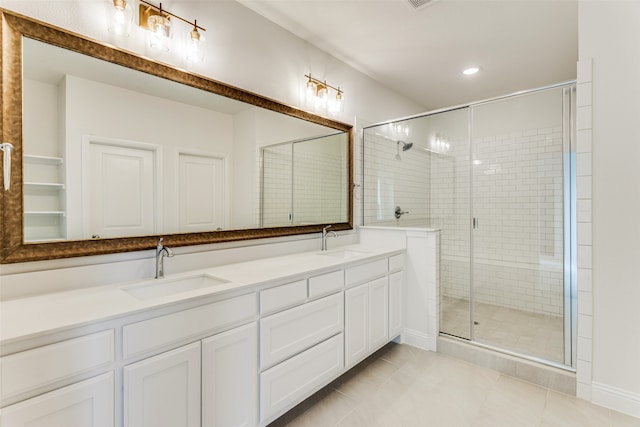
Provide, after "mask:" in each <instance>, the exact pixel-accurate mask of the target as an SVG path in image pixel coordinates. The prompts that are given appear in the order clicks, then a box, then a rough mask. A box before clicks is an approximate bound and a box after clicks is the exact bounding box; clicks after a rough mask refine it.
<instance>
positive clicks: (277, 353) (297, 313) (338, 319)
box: [260, 294, 344, 370]
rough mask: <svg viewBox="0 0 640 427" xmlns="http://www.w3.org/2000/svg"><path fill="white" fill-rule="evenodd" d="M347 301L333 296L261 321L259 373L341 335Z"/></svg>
mask: <svg viewBox="0 0 640 427" xmlns="http://www.w3.org/2000/svg"><path fill="white" fill-rule="evenodd" d="M343 320H344V300H343V298H342V294H336V295H331V296H328V297H326V298H322V299H320V300H317V301H313V302H310V303H308V304H304V305H301V306H299V307H295V308H292V309H290V310H287V311H284V312H282V313H278V314H274V315H273V316H269V317H266V318H263V319H261V320H260V369H261V370H264V369H266V368H268V367H270V366H273V365H274V364H276V363H278V362H281V361H283V360H285V359H287V358H289V357H291V356H293V355H295V354H297V353H299V352H301V351H303V350H306V349H307V348H309V347H311V346H313V345H315V344H317V343H319V342H321V341H323V340H325V339H327V338H329V337H331V336H333V335H335V334H337V333H338V332H342V327H343V326H342V325H343Z"/></svg>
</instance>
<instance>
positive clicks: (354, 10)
mask: <svg viewBox="0 0 640 427" xmlns="http://www.w3.org/2000/svg"><path fill="white" fill-rule="evenodd" d="M238 1H240V3H242V4H244V5H245V6H247V7H249V8H250V9H252V10H254V11H255V12H257V13H259V14H260V15H262V16H264V17H265V18H267V19H269V20H271V21H273V22H275V23H276V24H278V25H280V26H282V27H284V28H285V29H287V30H289V31H291V32H292V33H294V34H295V35H297V36H298V37H300V38H302V39H304V40H307V41H308V42H309V43H311V44H313V45H315V46H317V47H319V48H320V49H322V50H324V51H326V52H329V53H331V54H332V55H333V56H335V57H337V58H338V59H341V60H342V61H344V62H346V63H347V64H349V65H351V66H352V67H354V68H355V69H357V70H359V71H361V72H362V73H364V74H367V75H368V76H370V77H372V78H373V79H375V80H377V81H378V82H380V83H381V84H383V85H385V86H387V87H389V88H390V89H392V90H394V91H395V92H398V93H400V94H402V95H404V96H406V97H408V98H410V99H412V100H414V101H416V102H417V103H419V104H421V105H423V106H424V108H425V109H426V110H433V109H437V108H444V107H449V106H454V105H459V104H465V103H469V102H473V101H479V100H483V99H489V98H494V97H497V96H501V95H506V94H510V93H513V92H517V91H521V90H525V89H533V88H538V87H543V86H546V85H550V84H553V83H560V82H565V81H568V80H573V79H575V77H576V62H577V60H578V3H577V0H547V1H544V0H532V1H531V0H502V1H487V0H466V1H464V0H435V1H431V2H430V3H427V4H426V5H425V6H422V7H419V8H417V9H416V8H415V7H414V6H412V5H411V4H410V2H409V0H238ZM426 1H428V0H411V2H412V3H416V2H418V3H420V2H426ZM471 65H477V66H479V67H480V68H481V70H480V72H479V73H477V74H475V75H473V76H465V75H463V74H462V69H463V68H466V67H468V66H471ZM317 77H318V78H323V79H324V78H326V79H327V80H328V81H329V82H330V83H331V76H330V75H327V76H317ZM339 83H340V84H341V85H342V86H343V87H344V88H347V86H348V83H347V82H339Z"/></svg>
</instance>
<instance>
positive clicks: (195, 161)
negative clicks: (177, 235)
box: [178, 153, 225, 232]
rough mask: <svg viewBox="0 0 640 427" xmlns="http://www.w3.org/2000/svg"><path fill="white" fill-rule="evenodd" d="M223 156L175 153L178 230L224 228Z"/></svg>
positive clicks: (190, 230) (192, 230) (191, 230)
mask: <svg viewBox="0 0 640 427" xmlns="http://www.w3.org/2000/svg"><path fill="white" fill-rule="evenodd" d="M224 177H225V172H224V159H222V158H220V157H212V156H202V155H195V154H187V153H180V154H179V183H178V194H179V199H180V208H179V212H178V221H179V230H180V232H194V231H211V230H216V229H217V228H224V227H225V224H224V222H225V218H224V213H225V193H224V188H225V182H224Z"/></svg>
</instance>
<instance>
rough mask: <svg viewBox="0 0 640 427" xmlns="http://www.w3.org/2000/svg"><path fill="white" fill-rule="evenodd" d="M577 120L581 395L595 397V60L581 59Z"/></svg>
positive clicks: (587, 397) (578, 352)
mask: <svg viewBox="0 0 640 427" xmlns="http://www.w3.org/2000/svg"><path fill="white" fill-rule="evenodd" d="M576 95H577V104H578V108H577V112H576V121H577V122H578V123H579V125H578V126H576V139H577V141H576V145H577V147H576V152H577V154H576V157H577V159H576V163H577V165H576V167H577V179H576V181H577V182H576V187H577V188H576V191H577V193H578V195H577V198H578V200H577V202H576V205H577V206H576V211H577V212H576V220H577V222H578V235H577V239H578V340H577V341H578V348H577V359H578V362H577V372H576V379H577V391H576V394H577V396H578V397H580V398H582V399H586V400H589V401H590V400H591V398H592V388H591V382H592V379H593V378H592V362H593V279H592V261H593V254H592V252H593V251H592V248H593V246H592V218H591V205H592V203H591V202H592V192H591V181H592V175H593V169H592V161H593V160H592V152H593V117H592V110H593V109H592V103H593V102H592V101H593V61H592V60H591V59H586V60H580V61H578V85H577V90H576Z"/></svg>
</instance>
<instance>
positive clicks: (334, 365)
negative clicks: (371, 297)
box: [260, 334, 344, 423]
mask: <svg viewBox="0 0 640 427" xmlns="http://www.w3.org/2000/svg"><path fill="white" fill-rule="evenodd" d="M343 353H344V350H343V337H342V334H339V335H336V336H334V337H333V338H330V339H328V340H326V341H324V342H323V343H321V344H318V345H316V346H315V347H312V348H311V349H309V350H307V351H305V352H303V353H301V354H299V355H297V356H295V357H292V358H291V359H289V360H287V361H286V362H283V363H281V364H279V365H277V366H274V367H273V368H271V369H269V370H267V371H265V372H263V373H262V374H260V420H261V422H262V423H264V422H266V421H272V420H273V419H275V418H276V417H278V416H280V415H282V414H283V413H284V412H285V411H287V410H288V409H290V408H292V407H293V406H294V405H296V404H298V403H299V402H301V401H302V400H304V399H306V398H307V397H308V396H310V395H311V394H313V393H314V392H315V391H316V390H318V389H320V388H321V387H323V386H325V385H326V384H328V383H329V382H330V381H332V380H333V379H334V378H336V377H337V376H338V375H340V374H341V373H342V370H343V363H342V361H343Z"/></svg>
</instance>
